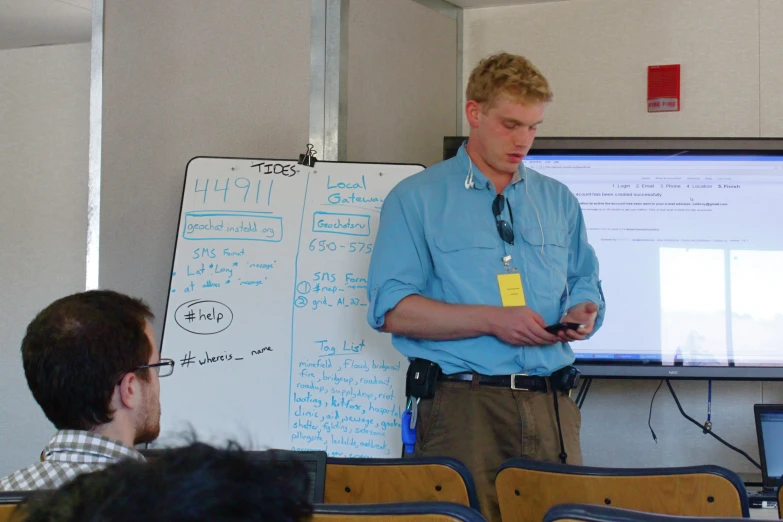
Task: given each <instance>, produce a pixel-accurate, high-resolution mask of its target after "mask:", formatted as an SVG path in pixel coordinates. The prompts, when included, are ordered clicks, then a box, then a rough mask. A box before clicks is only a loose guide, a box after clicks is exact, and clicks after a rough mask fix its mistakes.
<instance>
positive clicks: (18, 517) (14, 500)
mask: <svg viewBox="0 0 783 522" xmlns="http://www.w3.org/2000/svg"><path fill="white" fill-rule="evenodd" d="M33 493H34V492H32V491H18V492H17V491H11V492H0V522H21V521H22V520H24V512H23V511H21V510H19V511H17V508H18V507H19V506H20V505H22V504H24V503H25V501H27V497H29V496H30V495H32V494H33Z"/></svg>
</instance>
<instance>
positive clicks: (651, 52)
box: [463, 0, 783, 137]
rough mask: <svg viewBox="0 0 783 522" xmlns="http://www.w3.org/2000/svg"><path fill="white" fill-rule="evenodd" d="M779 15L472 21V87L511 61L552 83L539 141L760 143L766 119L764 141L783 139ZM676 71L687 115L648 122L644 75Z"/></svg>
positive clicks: (550, 6) (488, 14)
mask: <svg viewBox="0 0 783 522" xmlns="http://www.w3.org/2000/svg"><path fill="white" fill-rule="evenodd" d="M760 8H761V11H760ZM781 9H783V8H782V7H781V5H780V2H779V1H776V0H768V1H765V0H762V2H761V4H759V0H688V1H683V0H656V1H654V2H651V1H649V0H570V1H566V2H554V3H545V4H533V5H528V6H519V7H500V8H487V9H472V10H466V11H465V33H464V45H465V51H464V67H463V71H464V81H463V86H464V85H466V83H467V78H468V75H469V74H470V71H471V69H472V68H473V67H474V66H475V64H476V63H477V62H478V60H479V59H480V58H481V57H483V56H486V55H488V54H491V53H493V52H497V51H500V50H506V51H508V52H513V53H519V54H523V55H525V56H527V57H529V58H530V59H531V60H532V61H533V62H534V63H535V64H536V65H537V66H538V67H539V68H540V69H541V70H542V72H543V73H544V74H545V75H546V76H547V77H548V79H549V80H550V82H551V84H552V88H553V90H554V93H555V102H554V103H553V104H552V106H551V107H550V109H549V110H548V112H547V114H546V121H545V124H544V125H543V126H542V127H541V131H540V135H541V136H644V137H653V136H678V137H716V136H718V137H737V136H743V137H758V136H759V135H760V134H759V133H760V128H759V121H760V118H761V117H762V115H763V117H764V118H765V121H769V122H770V123H769V124H768V125H767V126H765V128H764V134H763V135H765V136H770V135H771V134H768V133H769V132H773V131H775V130H776V131H777V135H783V134H781V133H780V131H781V126H780V125H781V124H780V123H779V122H780V121H781V119H783V102H781V101H780V99H779V97H778V96H777V95H776V93H777V91H778V89H779V85H780V80H781V76H780V75H781V73H780V70H781V69H782V68H783V67H782V66H783V55H781V51H780V49H781V48H782V47H783V45H781V44H782V43H783V41H782V40H781V36H780V30H779V25H780V24H779V21H780V19H781ZM760 26H761V28H760ZM762 35H763V36H764V37H763V38H761V36H762ZM760 49H761V57H762V64H763V69H762V72H761V74H759V57H760ZM669 63H679V64H681V65H682V83H681V86H682V90H681V96H682V98H681V99H682V110H681V111H680V112H677V113H657V114H655V113H652V114H648V113H647V103H646V97H647V66H648V65H660V64H669ZM761 82H763V83H761ZM760 95H761V96H762V98H760ZM762 100H763V103H762ZM773 122H774V123H773ZM463 128H466V127H463Z"/></svg>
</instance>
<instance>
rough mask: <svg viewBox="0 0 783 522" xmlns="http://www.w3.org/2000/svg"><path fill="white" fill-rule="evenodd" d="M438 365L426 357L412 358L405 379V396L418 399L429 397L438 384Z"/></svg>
mask: <svg viewBox="0 0 783 522" xmlns="http://www.w3.org/2000/svg"><path fill="white" fill-rule="evenodd" d="M440 371H441V370H440V366H438V365H437V364H436V363H434V362H432V361H428V360H426V359H414V360H412V361H411V363H410V365H409V366H408V375H407V378H406V380H405V396H406V397H416V398H419V399H431V398H433V397H434V396H435V387H436V386H437V385H438V377H439V376H440Z"/></svg>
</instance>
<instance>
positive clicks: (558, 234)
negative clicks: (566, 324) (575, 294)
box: [519, 226, 569, 299]
mask: <svg viewBox="0 0 783 522" xmlns="http://www.w3.org/2000/svg"><path fill="white" fill-rule="evenodd" d="M519 231H520V234H521V236H522V240H523V242H524V246H525V247H526V249H525V250H526V252H525V257H526V259H527V261H528V265H529V266H530V265H531V261H532V266H531V268H533V270H534V271H535V272H534V273H532V274H531V275H532V276H536V275H537V274H540V276H539V277H536V279H539V280H542V281H543V282H544V283H545V285H546V284H547V283H548V287H546V288H541V290H542V293H545V294H546V295H547V296H548V297H552V298H557V299H559V298H560V296H561V295H562V293H563V292H565V287H566V284H567V278H568V243H569V241H568V230H567V229H566V228H565V227H560V226H543V227H537V226H522V227H520V229H519ZM542 232H543V236H542ZM535 283H536V285H535V286H536V287H539V285H538V284H537V283H538V281H535Z"/></svg>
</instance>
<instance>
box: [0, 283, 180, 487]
mask: <svg viewBox="0 0 783 522" xmlns="http://www.w3.org/2000/svg"><path fill="white" fill-rule="evenodd" d="M152 318H153V316H152V312H151V311H150V309H149V307H148V306H147V305H146V304H145V303H144V302H142V301H141V300H138V299H133V298H131V297H128V296H126V295H123V294H119V293H117V292H112V291H105V290H102V291H99V290H95V291H90V292H83V293H79V294H74V295H70V296H68V297H63V298H62V299H59V300H57V301H55V302H54V303H52V304H50V305H49V306H48V307H46V308H45V309H44V310H43V311H41V312H40V313H39V314H38V315H37V316H36V317H35V319H33V321H32V322H31V323H30V325H29V326H28V327H27V334H26V335H25V337H24V339H23V340H22V363H23V366H24V373H25V377H26V378H27V385H28V386H29V387H30V391H31V392H32V393H33V397H35V400H36V401H37V402H38V404H39V405H40V406H41V409H43V411H44V414H46V417H47V418H48V419H49V420H50V421H51V422H52V424H54V425H55V427H56V428H57V429H58V431H57V433H55V435H54V437H53V438H52V439H51V440H50V441H49V444H47V445H46V447H45V448H44V449H43V452H42V454H41V461H40V462H36V463H35V464H32V465H31V466H29V467H27V468H25V469H21V470H19V471H17V472H15V473H12V474H11V475H8V476H7V477H4V478H0V491H23V490H35V489H54V488H57V487H59V486H60V485H61V484H63V483H65V482H68V481H69V480H71V479H73V478H74V477H76V476H77V475H78V474H80V473H89V472H92V471H97V470H100V469H103V468H104V467H106V466H108V465H109V464H111V463H114V462H117V461H119V460H122V459H134V460H139V461H143V460H144V457H143V456H142V455H141V454H140V453H139V452H138V451H136V450H135V449H134V448H133V446H134V445H135V444H141V443H146V442H152V441H153V440H155V439H156V438H157V437H158V434H159V432H160V382H159V381H158V378H159V377H165V376H167V375H170V374H171V372H172V371H173V369H174V361H172V360H171V359H165V360H160V358H159V357H160V355H159V353H158V349H157V348H156V346H155V336H154V334H153V332H152V327H151V326H150V323H149V321H151V320H152Z"/></svg>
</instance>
